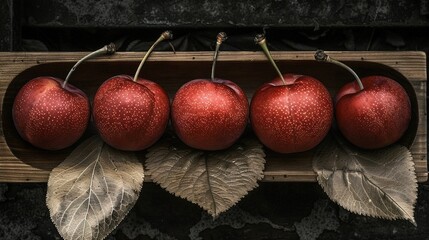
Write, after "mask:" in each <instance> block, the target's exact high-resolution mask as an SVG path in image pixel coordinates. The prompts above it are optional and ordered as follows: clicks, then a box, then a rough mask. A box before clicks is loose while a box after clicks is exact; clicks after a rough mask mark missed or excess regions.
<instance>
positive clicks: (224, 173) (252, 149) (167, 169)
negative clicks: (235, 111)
mask: <svg viewBox="0 0 429 240" xmlns="http://www.w3.org/2000/svg"><path fill="white" fill-rule="evenodd" d="M146 157H147V160H146V168H147V169H148V173H149V174H150V176H151V178H152V179H153V180H154V181H155V182H156V183H158V184H160V185H161V187H163V188H164V189H166V190H167V191H168V192H170V193H173V194H174V195H176V196H179V197H182V198H184V199H187V200H188V201H190V202H193V203H195V204H198V205H199V206H200V207H202V208H203V209H205V210H206V211H208V212H209V214H211V215H212V216H213V217H217V216H218V215H219V214H220V213H222V212H224V211H226V210H228V209H229V208H230V207H232V206H233V205H235V204H236V203H237V202H238V201H239V200H240V199H241V198H242V197H244V196H245V195H246V194H247V193H248V192H249V191H250V190H252V189H254V188H255V187H257V186H258V183H257V181H258V180H260V179H262V177H263V170H264V165H265V159H264V157H265V154H264V151H263V150H262V145H260V144H259V143H258V142H256V141H255V140H250V139H242V140H241V141H239V142H238V143H236V144H235V145H233V146H232V147H230V148H229V149H227V150H223V151H212V152H211V151H201V150H196V149H193V148H190V147H188V146H186V145H184V144H183V143H181V142H179V141H178V140H177V139H166V140H164V141H162V142H160V143H158V144H157V145H155V146H153V147H152V148H150V149H149V152H148V154H147V156H146Z"/></svg>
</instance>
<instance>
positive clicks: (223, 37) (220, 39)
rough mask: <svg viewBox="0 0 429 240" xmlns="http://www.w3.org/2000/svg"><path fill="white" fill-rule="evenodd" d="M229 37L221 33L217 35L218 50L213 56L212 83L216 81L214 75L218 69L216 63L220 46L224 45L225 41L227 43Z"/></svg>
mask: <svg viewBox="0 0 429 240" xmlns="http://www.w3.org/2000/svg"><path fill="white" fill-rule="evenodd" d="M227 38H228V37H227V35H226V33H225V32H220V33H218V34H217V37H216V49H215V52H214V55H213V64H212V75H211V79H212V81H214V79H215V78H214V74H215V69H216V62H217V57H218V56H219V48H220V45H221V44H222V42H223V41H225V40H226V39H227Z"/></svg>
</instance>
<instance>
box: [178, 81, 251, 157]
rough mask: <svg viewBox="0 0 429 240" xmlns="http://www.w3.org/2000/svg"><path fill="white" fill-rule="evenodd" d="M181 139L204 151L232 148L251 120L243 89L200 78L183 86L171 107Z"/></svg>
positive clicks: (230, 84)
mask: <svg viewBox="0 0 429 240" xmlns="http://www.w3.org/2000/svg"><path fill="white" fill-rule="evenodd" d="M171 108H172V109H171V120H172V123H173V127H174V130H175V132H176V134H177V136H178V137H179V138H180V139H181V140H182V141H183V142H184V143H185V144H187V145H188V146H191V147H193V148H197V149H201V150H221V149H225V148H228V147H230V146H231V145H232V144H233V143H234V142H235V141H237V139H238V138H239V137H240V136H241V134H242V133H243V131H244V129H245V127H246V125H247V121H248V111H249V106H248V101H247V97H246V95H245V93H244V92H243V90H241V88H240V87H239V86H237V85H236V84H235V83H233V82H231V81H228V80H221V79H214V80H208V79H196V80H193V81H190V82H188V83H186V84H185V85H183V86H182V87H181V88H180V89H179V90H178V91H177V93H176V96H175V97H174V100H173V103H172V107H171Z"/></svg>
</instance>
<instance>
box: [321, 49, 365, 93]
mask: <svg viewBox="0 0 429 240" xmlns="http://www.w3.org/2000/svg"><path fill="white" fill-rule="evenodd" d="M314 58H315V59H316V60H317V61H320V62H329V63H333V64H335V65H337V66H340V67H342V68H345V69H346V70H347V71H349V72H350V73H351V74H352V75H353V77H354V78H355V80H356V82H357V84H358V85H359V89H360V90H361V91H362V90H363V89H364V87H363V84H362V81H361V80H360V78H359V76H358V75H357V74H356V72H355V71H353V69H351V68H350V67H349V66H347V65H346V64H344V63H342V62H340V61H338V60H335V59H333V58H331V57H330V56H329V55H328V54H326V53H325V51H323V50H317V51H316V53H315V54H314Z"/></svg>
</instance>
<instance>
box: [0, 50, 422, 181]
mask: <svg viewBox="0 0 429 240" xmlns="http://www.w3.org/2000/svg"><path fill="white" fill-rule="evenodd" d="M328 53H329V54H330V55H331V56H332V57H334V58H336V59H338V60H342V61H345V62H346V63H347V64H349V65H350V66H351V67H352V68H354V69H355V70H356V71H357V73H358V74H359V75H360V76H361V77H363V76H368V75H385V76H389V77H391V78H393V79H395V80H397V81H398V82H399V83H401V84H402V85H403V86H404V87H405V89H406V90H407V92H408V94H409V96H410V99H411V102H412V107H413V116H412V118H413V120H412V123H411V126H410V128H409V129H408V131H407V133H406V135H405V137H404V138H403V139H401V142H402V143H403V144H405V145H406V146H409V147H411V151H412V154H413V157H414V161H415V166H416V174H417V177H418V181H420V182H423V181H426V180H427V176H428V170H427V132H426V118H427V117H426V81H427V75H426V56H425V54H424V52H328ZM85 54H86V53H81V52H79V53H64V52H61V53H54V52H49V53H36V52H35V53H13V52H11V53H9V52H8V53H0V105H1V112H2V118H1V120H0V123H1V128H0V151H1V152H0V182H46V181H47V179H48V176H49V172H50V170H51V169H52V168H53V167H55V166H56V165H57V164H59V163H60V162H61V161H62V160H63V159H64V158H65V157H66V156H67V154H68V153H70V152H71V151H72V149H73V147H70V148H68V149H65V150H61V151H56V152H50V151H43V150H40V149H36V148H34V147H32V146H31V145H29V144H28V143H26V142H24V141H23V140H22V139H21V138H20V137H19V135H18V134H17V131H16V130H15V127H14V125H13V122H12V117H11V108H12V103H13V99H14V98H15V95H16V93H17V91H18V90H19V89H20V87H21V86H22V85H23V84H24V83H26V82H27V81H29V80H30V79H32V78H34V77H38V76H44V75H50V76H55V77H60V78H64V77H65V76H66V74H67V72H68V71H69V69H70V68H71V67H72V66H73V64H74V63H75V62H76V61H77V60H78V59H80V58H81V57H82V56H84V55H85ZM313 54H314V52H273V57H274V59H276V61H277V62H278V64H279V68H280V69H281V70H282V71H283V72H284V73H286V72H290V73H299V74H306V75H310V76H313V77H316V78H318V79H319V80H321V81H322V82H323V83H324V84H325V85H326V86H327V87H328V89H329V90H330V91H331V92H332V93H333V94H334V93H335V91H337V90H338V88H339V87H340V86H342V85H343V84H345V83H346V82H348V81H352V76H350V74H349V73H347V72H346V71H345V70H343V69H340V68H338V67H337V66H335V65H332V64H327V63H318V62H315V61H313ZM143 55H144V53H139V52H127V53H117V54H115V55H113V56H106V57H101V58H98V59H95V60H91V61H88V62H86V63H84V64H82V65H81V67H80V68H79V69H78V70H77V71H76V72H75V74H74V75H73V77H72V79H71V81H70V82H71V83H72V84H73V85H75V86H77V87H79V88H80V89H82V90H83V91H84V92H86V93H87V94H88V95H89V97H90V98H92V96H93V95H94V93H95V91H96V89H97V88H98V86H99V85H100V84H101V83H102V82H103V81H105V80H106V79H108V78H109V77H111V76H114V75H117V74H130V75H133V74H134V72H135V69H136V68H137V65H138V64H139V62H140V60H141V57H142V56H143ZM211 61H212V52H178V53H176V54H173V53H170V52H155V53H153V55H152V56H151V57H150V58H149V62H147V64H146V65H145V67H144V68H143V71H142V74H141V76H142V77H145V78H147V79H150V80H153V81H156V82H158V83H160V84H161V85H162V86H163V87H164V88H165V89H166V90H167V92H168V93H169V95H170V97H173V96H174V93H175V92H176V91H177V89H178V88H179V87H180V86H181V85H182V84H183V83H185V82H187V81H189V80H192V79H195V78H208V77H209V76H210V67H211ZM216 76H218V77H220V78H224V79H229V80H233V81H235V82H236V83H237V84H238V85H240V86H241V87H242V88H243V89H244V91H245V92H246V93H247V96H248V98H249V100H250V98H251V97H252V95H253V93H254V91H255V90H256V88H257V87H258V86H259V85H261V84H262V83H263V82H266V81H269V80H271V79H272V78H274V77H275V76H276V73H275V71H274V70H273V68H272V66H271V65H270V64H269V63H268V61H267V60H266V58H265V56H264V55H263V53H262V52H221V53H220V56H219V62H218V64H217V74H216ZM93 132H94V130H93V129H89V130H88V131H87V133H86V134H85V136H84V137H83V139H84V138H85V137H87V136H89V135H91V133H93ZM312 154H313V153H312V151H309V152H305V153H300V154H291V155H281V154H275V153H271V152H268V153H267V164H266V168H265V178H264V181H277V182H284V181H299V182H311V181H315V180H316V175H315V173H314V172H313V170H312V167H311V158H312ZM146 180H147V181H150V176H146Z"/></svg>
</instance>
